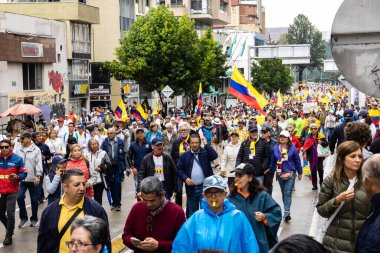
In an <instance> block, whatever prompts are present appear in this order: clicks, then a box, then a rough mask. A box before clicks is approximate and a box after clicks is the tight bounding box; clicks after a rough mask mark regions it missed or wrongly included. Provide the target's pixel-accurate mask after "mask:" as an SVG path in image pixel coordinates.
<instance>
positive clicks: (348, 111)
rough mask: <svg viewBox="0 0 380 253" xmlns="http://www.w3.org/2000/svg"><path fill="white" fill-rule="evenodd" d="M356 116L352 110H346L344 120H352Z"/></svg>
mask: <svg viewBox="0 0 380 253" xmlns="http://www.w3.org/2000/svg"><path fill="white" fill-rule="evenodd" d="M353 116H354V112H353V111H352V110H351V109H346V110H345V111H344V112H343V118H352V117H353Z"/></svg>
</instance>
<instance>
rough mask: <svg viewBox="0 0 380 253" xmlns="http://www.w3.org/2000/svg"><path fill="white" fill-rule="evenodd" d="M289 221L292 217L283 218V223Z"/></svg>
mask: <svg viewBox="0 0 380 253" xmlns="http://www.w3.org/2000/svg"><path fill="white" fill-rule="evenodd" d="M291 219H292V217H290V215H288V216H286V217H285V218H284V221H285V222H289V221H290V220H291Z"/></svg>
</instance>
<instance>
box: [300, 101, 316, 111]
mask: <svg viewBox="0 0 380 253" xmlns="http://www.w3.org/2000/svg"><path fill="white" fill-rule="evenodd" d="M317 107H318V103H317V102H311V103H304V104H303V107H302V111H303V112H304V113H310V111H311V110H314V111H315V110H316V109H317Z"/></svg>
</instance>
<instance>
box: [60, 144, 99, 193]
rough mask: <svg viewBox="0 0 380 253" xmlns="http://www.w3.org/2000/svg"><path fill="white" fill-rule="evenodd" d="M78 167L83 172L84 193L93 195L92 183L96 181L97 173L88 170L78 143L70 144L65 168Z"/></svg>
mask: <svg viewBox="0 0 380 253" xmlns="http://www.w3.org/2000/svg"><path fill="white" fill-rule="evenodd" d="M70 169H80V170H81V171H83V173H84V178H85V179H86V194H87V196H89V197H91V198H93V197H94V189H93V187H92V186H93V185H94V184H95V182H96V181H97V176H96V175H97V174H96V173H95V171H90V167H89V162H88V161H87V160H86V158H85V156H84V155H83V150H82V147H81V146H80V145H79V144H73V145H72V146H71V150H70V155H69V161H68V162H67V164H66V170H70Z"/></svg>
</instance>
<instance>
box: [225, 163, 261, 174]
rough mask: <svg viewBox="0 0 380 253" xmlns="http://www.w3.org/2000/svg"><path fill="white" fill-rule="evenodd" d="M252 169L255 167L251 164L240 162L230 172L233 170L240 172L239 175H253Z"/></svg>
mask: <svg viewBox="0 0 380 253" xmlns="http://www.w3.org/2000/svg"><path fill="white" fill-rule="evenodd" d="M254 170H255V169H254V167H253V166H252V165H251V164H249V163H241V164H239V165H238V166H236V168H235V169H234V170H233V171H231V172H235V173H236V174H240V175H244V174H248V175H253V172H254Z"/></svg>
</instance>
